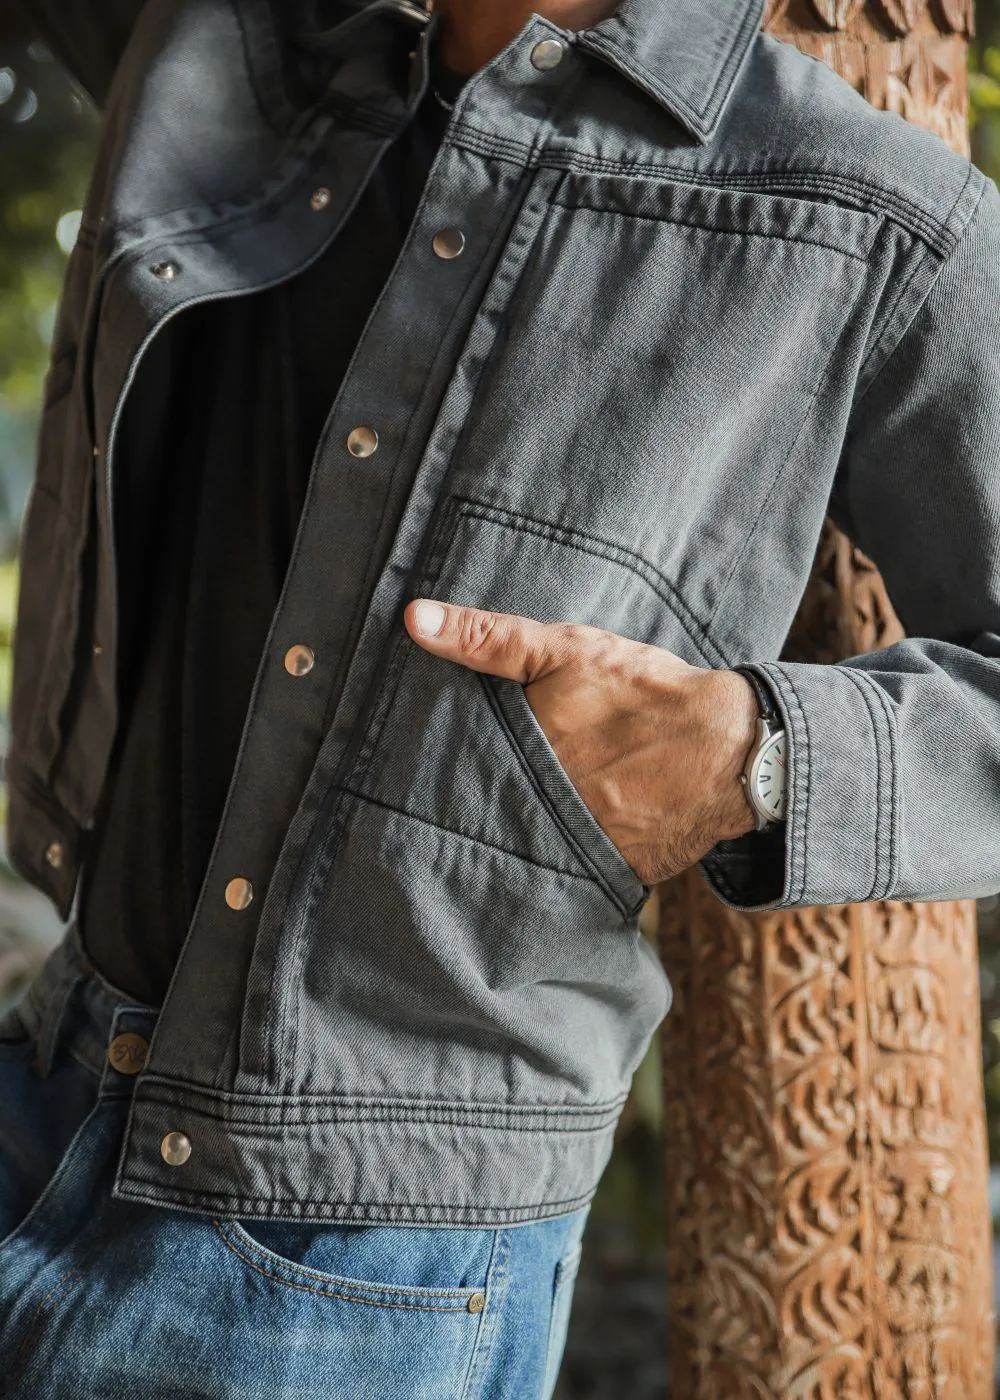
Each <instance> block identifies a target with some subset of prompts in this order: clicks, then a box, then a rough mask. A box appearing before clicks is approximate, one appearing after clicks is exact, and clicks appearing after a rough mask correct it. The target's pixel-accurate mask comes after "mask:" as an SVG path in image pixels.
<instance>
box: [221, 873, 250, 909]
mask: <svg viewBox="0 0 1000 1400" xmlns="http://www.w3.org/2000/svg"><path fill="white" fill-rule="evenodd" d="M251 899H253V885H251V883H250V881H249V880H247V879H245V878H244V877H243V876H242V875H237V876H235V877H234V878H233V879H232V880H230V882H229V884H228V885H227V886H226V903H227V904H228V905H229V907H230V909H245V908H246V907H247V905H248V904H249V903H250V901H251Z"/></svg>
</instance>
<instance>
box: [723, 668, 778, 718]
mask: <svg viewBox="0 0 1000 1400" xmlns="http://www.w3.org/2000/svg"><path fill="white" fill-rule="evenodd" d="M732 669H733V670H734V671H738V672H739V673H740V675H741V676H743V677H745V679H746V680H748V681H749V682H750V684H751V685H752V686H753V690H754V694H755V695H756V697H757V704H758V705H759V706H760V713H761V718H762V719H766V720H767V722H768V723H769V724H777V725H780V724H781V716H780V715H779V714H778V707H777V705H776V704H775V703H774V695H773V694H772V693H771V688H770V686H768V685H765V683H764V682H763V681H762V680H761V678H760V676H758V674H757V672H756V671H751V670H750V668H749V666H733V667H732Z"/></svg>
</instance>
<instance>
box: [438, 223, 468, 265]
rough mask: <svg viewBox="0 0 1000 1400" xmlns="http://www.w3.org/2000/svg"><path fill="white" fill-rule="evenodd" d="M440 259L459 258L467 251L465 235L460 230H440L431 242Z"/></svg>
mask: <svg viewBox="0 0 1000 1400" xmlns="http://www.w3.org/2000/svg"><path fill="white" fill-rule="evenodd" d="M431 247H432V248H433V249H434V251H435V253H437V255H438V257H439V258H457V257H458V256H459V254H460V253H461V252H463V251H464V249H465V234H464V233H463V232H462V230H461V229H460V228H443V229H440V230H439V231H438V232H437V233H436V234H435V235H434V238H433V239H432V241H431Z"/></svg>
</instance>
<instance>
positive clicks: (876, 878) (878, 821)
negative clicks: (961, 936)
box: [837, 666, 885, 902]
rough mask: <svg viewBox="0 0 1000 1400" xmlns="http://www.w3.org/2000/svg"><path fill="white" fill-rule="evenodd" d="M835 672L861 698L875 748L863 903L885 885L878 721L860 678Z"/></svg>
mask: <svg viewBox="0 0 1000 1400" xmlns="http://www.w3.org/2000/svg"><path fill="white" fill-rule="evenodd" d="M837 670H838V671H839V672H840V674H841V675H842V676H846V677H847V678H848V679H849V680H850V681H851V682H852V683H853V685H854V687H855V689H856V690H857V691H858V693H859V694H860V696H861V701H862V704H863V705H864V707H865V709H866V710H867V712H868V721H869V723H870V725H871V728H872V743H873V745H874V748H875V831H874V834H873V840H874V859H873V860H872V883H871V888H870V889H869V891H868V893H867V894H866V895H865V896H864V902H867V901H868V900H871V899H876V898H877V897H878V891H879V889H880V888H881V887H882V886H883V884H884V883H885V882H884V881H883V878H882V826H883V814H882V802H883V788H884V784H883V779H882V745H881V743H880V742H879V727H878V719H877V717H876V714H875V710H874V707H873V699H872V697H871V696H870V695H869V694H868V691H867V687H866V686H865V685H864V683H863V682H862V680H861V679H860V677H859V676H858V675H857V674H856V673H855V672H854V671H852V670H851V669H850V667H848V666H838V667H837Z"/></svg>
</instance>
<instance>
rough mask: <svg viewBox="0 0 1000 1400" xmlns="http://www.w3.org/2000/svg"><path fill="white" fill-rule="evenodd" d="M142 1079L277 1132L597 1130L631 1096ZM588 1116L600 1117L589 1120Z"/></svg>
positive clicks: (150, 1099) (165, 1103)
mask: <svg viewBox="0 0 1000 1400" xmlns="http://www.w3.org/2000/svg"><path fill="white" fill-rule="evenodd" d="M140 1082H141V1084H142V1090H143V1091H142V1094H141V1098H142V1100H143V1102H144V1103H153V1104H156V1105H157V1106H159V1107H163V1108H175V1107H177V1105H178V1101H181V1102H183V1101H184V1100H190V1098H191V1097H192V1095H193V1096H194V1097H195V1098H197V1099H200V1100H202V1101H203V1103H201V1104H194V1105H192V1104H190V1102H188V1103H187V1104H186V1106H187V1107H188V1108H190V1109H192V1111H193V1112H195V1113H197V1114H199V1115H201V1116H202V1117H205V1118H206V1119H208V1120H209V1121H210V1122H215V1123H221V1124H224V1125H225V1126H226V1127H229V1128H237V1129H241V1128H248V1129H251V1130H253V1131H263V1130H265V1129H266V1128H268V1127H270V1128H273V1129H274V1131H276V1132H283V1131H286V1130H287V1129H288V1128H295V1127H315V1126H316V1125H317V1124H324V1123H327V1124H330V1125H334V1124H338V1123H403V1122H413V1123H421V1124H424V1123H427V1122H428V1121H436V1120H437V1119H438V1118H440V1121H441V1122H442V1123H448V1124H453V1125H465V1126H469V1127H475V1128H480V1129H486V1130H487V1131H491V1132H493V1131H496V1132H504V1133H510V1132H536V1133H549V1132H558V1133H593V1132H603V1131H604V1130H605V1128H607V1127H609V1126H612V1125H613V1123H614V1121H615V1117H616V1115H617V1114H618V1113H619V1112H620V1111H621V1109H622V1107H623V1106H624V1104H625V1101H626V1098H627V1095H625V1094H619V1095H618V1096H616V1097H615V1098H613V1099H603V1100H600V1101H599V1102H598V1103H593V1104H564V1103H563V1104H549V1103H525V1104H517V1103H514V1104H496V1103H483V1102H476V1101H472V1102H464V1101H456V1100H437V1099H418V1098H414V1099H398V1098H397V1099H391V1098H389V1099H377V1098H362V1097H360V1096H358V1095H341V1096H339V1097H332V1096H329V1095H323V1096H320V1095H313V1096H309V1097H307V1096H304V1095H295V1096H294V1097H290V1096H286V1097H283V1096H279V1095H271V1094H254V1095H247V1094H234V1093H228V1092H226V1091H223V1090H217V1089H206V1088H205V1087H203V1086H201V1085H197V1084H189V1083H188V1082H187V1081H185V1080H177V1079H166V1078H164V1077H163V1076H159V1075H150V1073H149V1072H148V1071H144V1072H143V1073H142V1075H141V1078H140ZM157 1088H160V1089H162V1090H164V1091H168V1092H165V1093H164V1094H163V1095H161V1096H157V1094H156V1092H155V1090H156V1089H157ZM169 1091H174V1092H169ZM204 1101H210V1102H211V1103H213V1104H219V1103H221V1104H222V1105H224V1106H226V1105H228V1107H227V1109H226V1111H225V1112H222V1113H215V1112H209V1111H208V1109H207V1108H206V1107H205V1106H204ZM276 1107H277V1109H278V1110H279V1112H278V1113H277V1115H275V1114H274V1113H273V1112H271V1113H269V1115H268V1119H269V1121H268V1122H262V1121H261V1120H260V1119H259V1118H253V1117H243V1118H241V1117H237V1116H234V1110H238V1109H240V1108H243V1109H244V1110H246V1111H249V1110H251V1109H254V1108H259V1109H265V1110H274V1109H275V1108H276ZM309 1110H312V1111H309ZM365 1110H368V1111H367V1112H366V1111H365ZM372 1110H377V1111H372ZM295 1112H301V1113H302V1114H303V1116H302V1117H300V1118H299V1117H293V1116H291V1115H292V1114H293V1113H295ZM532 1118H534V1119H537V1120H538V1121H537V1122H535V1123H530V1122H529V1123H528V1125H527V1126H526V1127H525V1126H523V1124H521V1123H519V1122H518V1121H517V1120H518V1119H532ZM560 1118H562V1119H575V1120H578V1126H574V1125H572V1124H570V1125H569V1126H563V1125H561V1124H558V1123H557V1122H554V1121H552V1120H558V1119H560ZM588 1119H591V1120H595V1121H593V1122H587V1121H586V1120H588Z"/></svg>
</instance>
